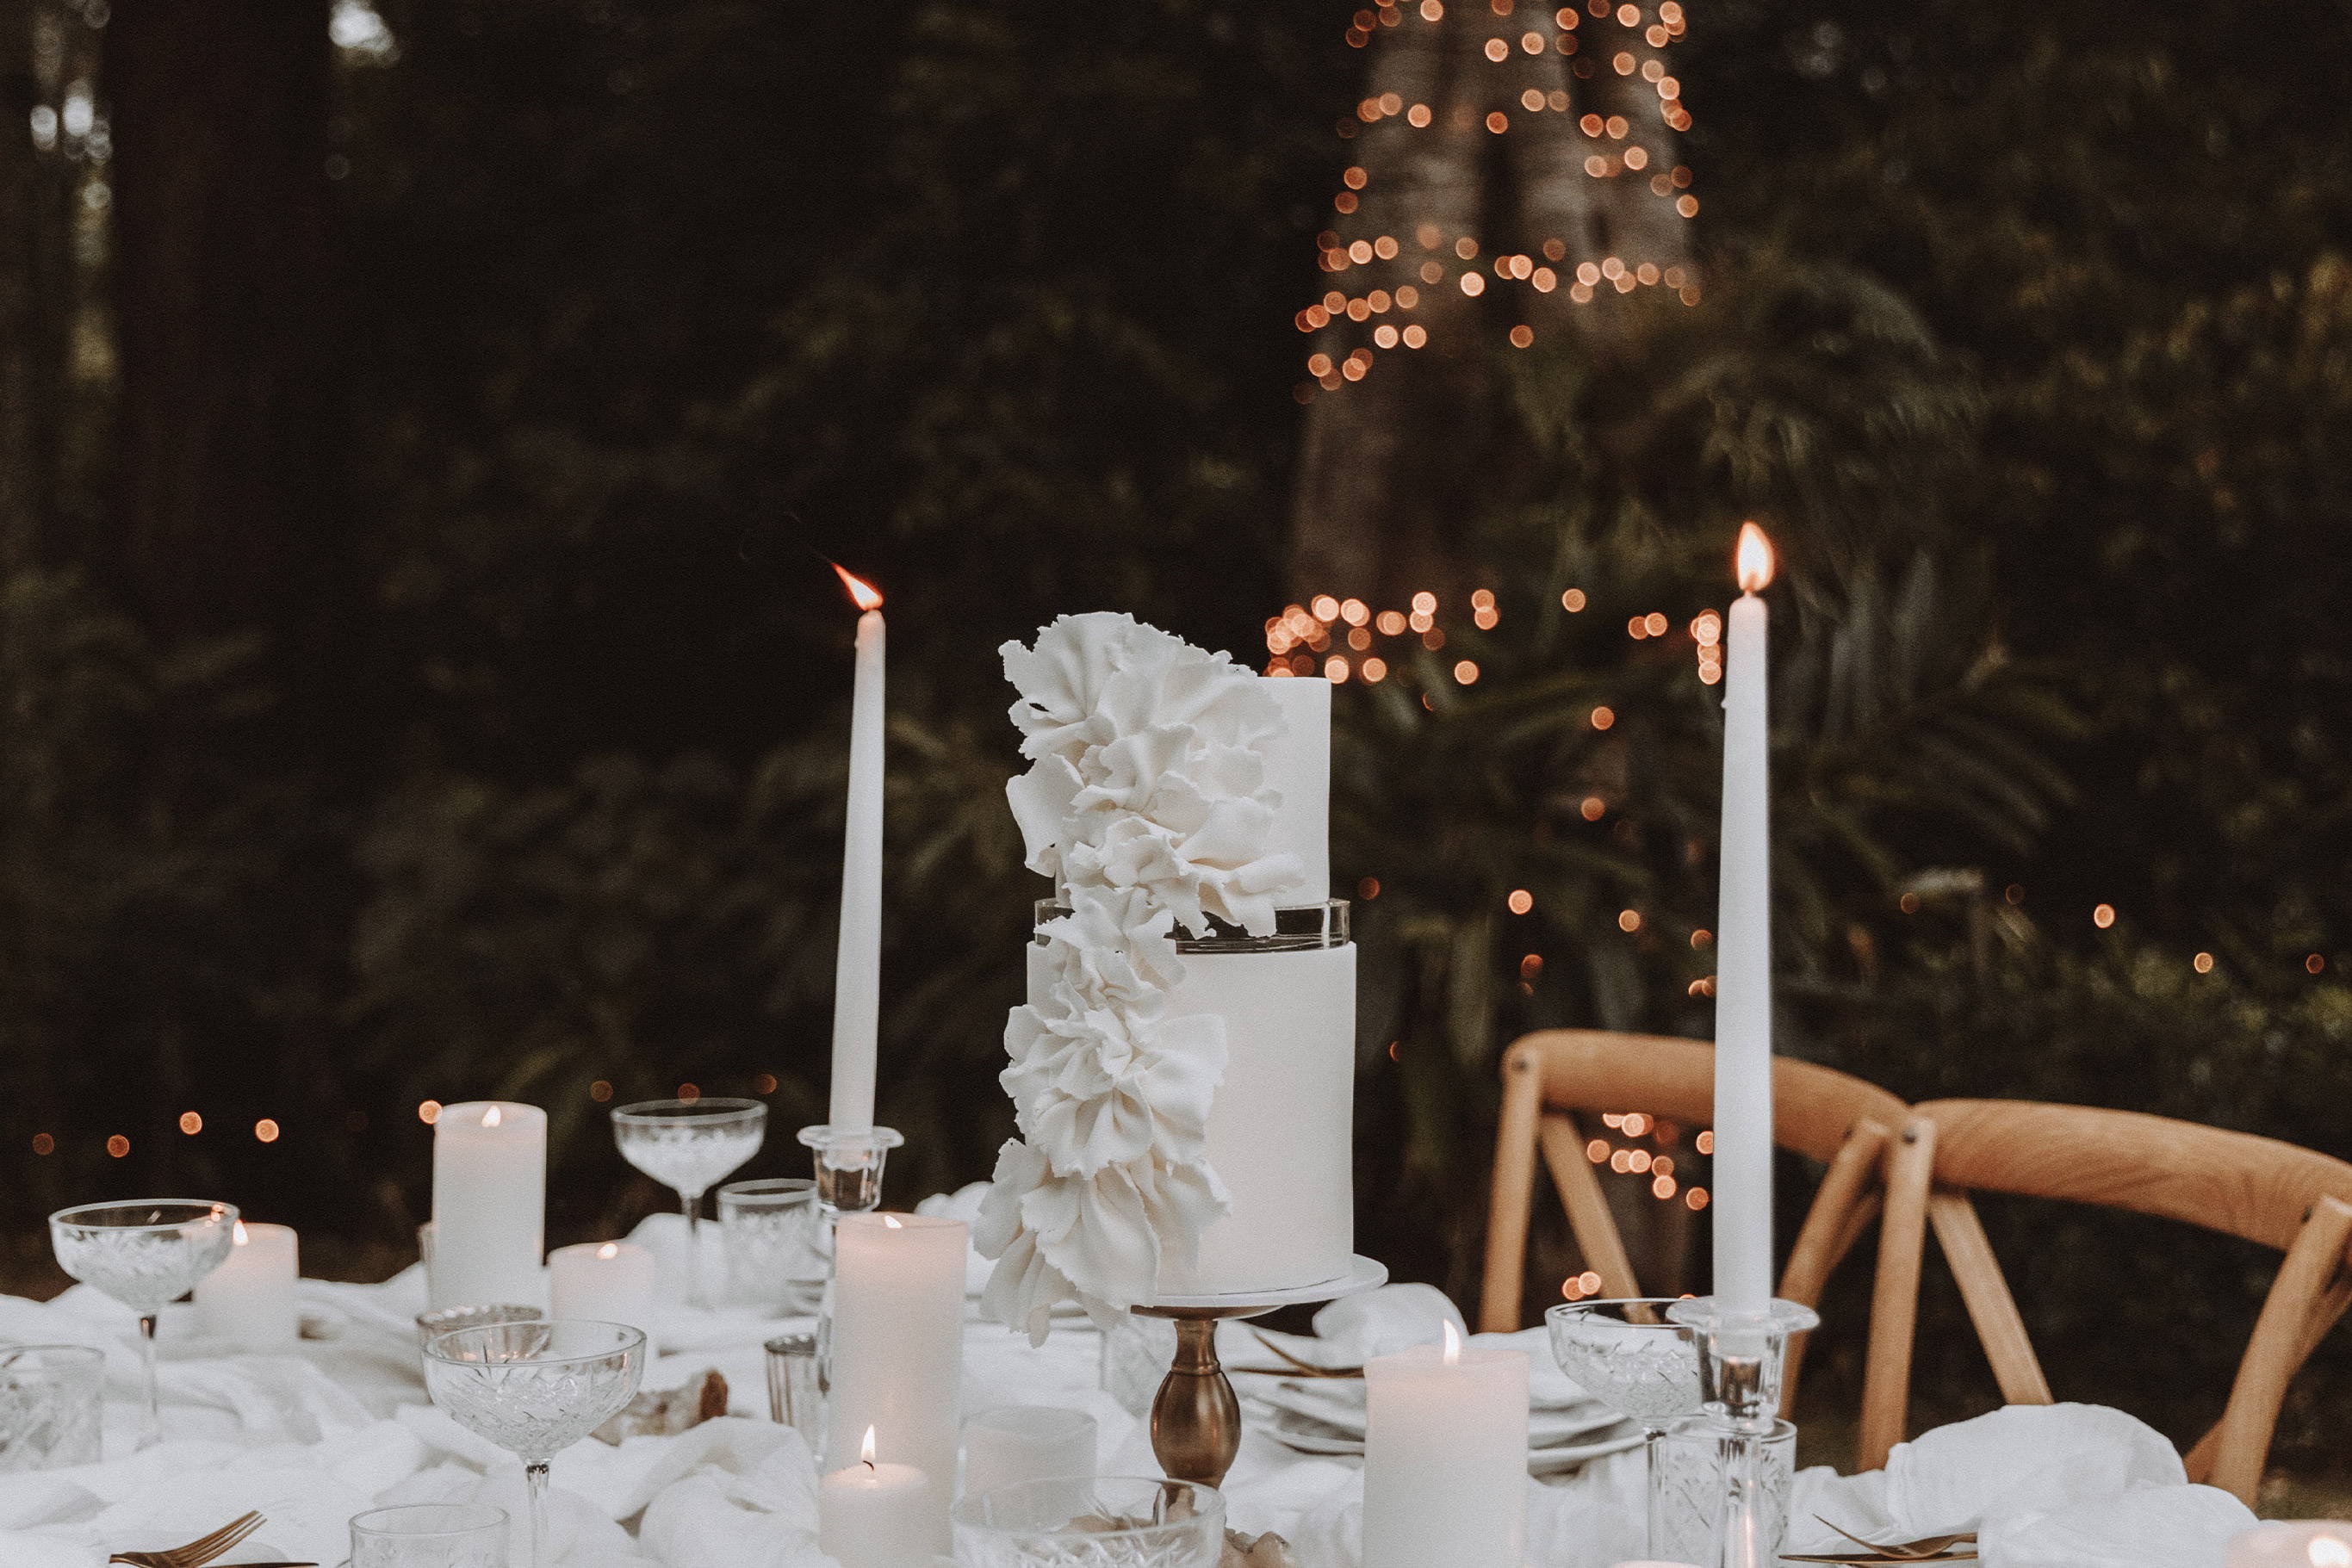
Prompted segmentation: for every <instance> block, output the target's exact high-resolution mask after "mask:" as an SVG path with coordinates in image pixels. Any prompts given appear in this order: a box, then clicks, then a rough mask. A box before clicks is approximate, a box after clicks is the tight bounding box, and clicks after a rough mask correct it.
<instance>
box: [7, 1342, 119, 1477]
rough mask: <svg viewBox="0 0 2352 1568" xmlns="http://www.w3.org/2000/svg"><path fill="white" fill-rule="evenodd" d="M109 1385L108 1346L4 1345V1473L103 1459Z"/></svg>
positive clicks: (48, 1468)
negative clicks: (103, 1408) (103, 1407)
mask: <svg viewBox="0 0 2352 1568" xmlns="http://www.w3.org/2000/svg"><path fill="white" fill-rule="evenodd" d="M105 1388H106V1353H105V1352H104V1351H102V1350H93V1349H91V1348H90V1347H89V1345H84V1344H12V1345H5V1346H0V1475H17V1474H21V1473H22V1472H24V1471H26V1470H61V1469H65V1468H66V1467H67V1466H68V1465H94V1464H96V1463H98V1458H99V1453H98V1431H99V1411H100V1404H101V1402H102V1401H103V1398H104V1395H105Z"/></svg>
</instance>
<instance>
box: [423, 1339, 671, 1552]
mask: <svg viewBox="0 0 2352 1568" xmlns="http://www.w3.org/2000/svg"><path fill="white" fill-rule="evenodd" d="M645 1366H646V1336H645V1333H644V1332H643V1331H642V1330H639V1329H633V1328H631V1327H629V1326H628V1325H627V1324H625V1323H600V1322H585V1321H582V1320H579V1319H570V1318H558V1319H555V1320H553V1321H551V1322H524V1323H491V1324H487V1325H485V1326H483V1327H480V1328H470V1329H456V1330H453V1331H452V1332H450V1333H445V1334H442V1335H440V1336H439V1337H438V1338H436V1339H435V1340H434V1341H433V1342H432V1343H429V1344H427V1345H426V1346H425V1389H426V1391H427V1392H428V1393H430V1394H431V1395H432V1396H433V1403H434V1404H436V1405H438V1406H441V1407H442V1408H443V1409H444V1410H446V1411H448V1412H449V1414H450V1416H451V1417H452V1418H453V1419H455V1420H456V1421H457V1424H458V1425H459V1426H461V1427H465V1428H466V1429H467V1431H469V1432H472V1433H473V1434H474V1435H475V1436H477V1437H487V1438H488V1439H489V1440H490V1441H491V1442H493V1443H496V1444H497V1445H498V1446H499V1448H504V1449H506V1450H507V1451H508V1452H509V1453H510V1454H513V1455H515V1456H516V1457H517V1458H520V1459H521V1460H522V1463H523V1476H524V1479H525V1480H526V1481H527V1482H528V1484H529V1489H530V1568H547V1557H546V1552H547V1465H548V1461H549V1460H550V1459H552V1458H554V1457H555V1456H556V1455H557V1454H559V1453H561V1452H562V1451H563V1450H564V1449H566V1448H570V1447H571V1446H572V1444H574V1443H576V1442H578V1441H579V1440H580V1439H581V1438H583V1437H586V1436H587V1435H588V1434H589V1433H591V1432H593V1431H594V1430H595V1429H596V1428H597V1427H601V1426H603V1425H604V1423H605V1422H607V1421H609V1420H611V1419H612V1418H613V1417H614V1416H616V1415H618V1414H619V1413H620V1411H621V1410H622V1408H623V1407H624V1406H626V1405H627V1404H628V1402H629V1401H630V1400H631V1399H633V1398H635V1396H636V1393H637V1380H638V1379H639V1378H640V1377H641V1376H643V1375H644V1373H645Z"/></svg>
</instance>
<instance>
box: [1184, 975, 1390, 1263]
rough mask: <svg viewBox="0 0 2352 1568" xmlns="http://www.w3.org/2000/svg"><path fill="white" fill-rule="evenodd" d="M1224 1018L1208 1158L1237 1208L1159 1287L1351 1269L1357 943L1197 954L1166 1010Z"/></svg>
mask: <svg viewBox="0 0 2352 1568" xmlns="http://www.w3.org/2000/svg"><path fill="white" fill-rule="evenodd" d="M1203 1012H1209V1013H1218V1014H1221V1015H1223V1018H1224V1020H1225V1047H1226V1052H1227V1055H1226V1062H1225V1077H1224V1082H1223V1084H1221V1085H1220V1086H1219V1087H1218V1089H1217V1097H1216V1101H1215V1103H1214V1105H1213V1108H1212V1109H1211V1111H1210V1113H1209V1137H1208V1143H1209V1164H1210V1166H1212V1167H1213V1169H1214V1170H1215V1171H1216V1173H1217V1176H1218V1177H1219V1179H1221V1180H1222V1181H1223V1183H1224V1184H1225V1189H1226V1190H1227V1191H1228V1192H1229V1193H1231V1194H1232V1195H1233V1212H1232V1213H1230V1214H1228V1215H1227V1216H1226V1217H1225V1218H1223V1219H1221V1220H1219V1221H1218V1222H1217V1223H1216V1224H1214V1225H1213V1226H1211V1227H1210V1228H1208V1230H1207V1231H1206V1232H1205V1233H1204V1234H1203V1235H1202V1239H1201V1256H1200V1259H1199V1260H1198V1261H1197V1262H1196V1263H1195V1264H1193V1265H1192V1266H1191V1267H1189V1268H1188V1267H1185V1266H1183V1265H1182V1264H1181V1263H1180V1262H1179V1261H1178V1260H1174V1259H1169V1260H1164V1261H1163V1262H1162V1263H1161V1265H1160V1293H1161V1294H1163V1295H1171V1296H1192V1295H1228V1294H1243V1293H1248V1292H1252V1291H1287V1290H1295V1289H1297V1288H1298V1287H1301V1286H1305V1285H1314V1284H1319V1283H1321V1282H1322V1281H1325V1280H1331V1279H1337V1278H1338V1277H1339V1276H1340V1275H1342V1274H1345V1273H1346V1272H1347V1271H1348V1270H1349V1266H1350V1262H1351V1260H1352V1259H1353V1257H1354V1255H1355V1249H1356V1248H1355V1241H1356V1198H1355V1161H1354V1147H1355V1099H1356V949H1355V946H1354V945H1353V944H1352V943H1349V944H1345V945H1342V946H1337V947H1318V948H1311V949H1308V950H1306V951H1300V952H1277V953H1188V954H1186V955H1185V956H1184V978H1183V979H1182V980H1181V981H1180V982H1178V984H1177V986H1176V988H1175V989H1174V990H1173V991H1171V993H1170V994H1169V998H1168V1016H1170V1017H1171V1018H1176V1017H1181V1016H1183V1015H1185V1014H1188V1013H1203Z"/></svg>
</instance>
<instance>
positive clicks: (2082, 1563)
mask: <svg viewBox="0 0 2352 1568" xmlns="http://www.w3.org/2000/svg"><path fill="white" fill-rule="evenodd" d="M2187 1481H2188V1478H2187V1476H2186V1474H2185V1473H2184V1472H2183V1470H2182V1469H2181V1464H2180V1457H2179V1455H2178V1454H2177V1453H2175V1452H2174V1451H2173V1448H2172V1445H2171V1444H2170V1443H2169V1442H2167V1441H2166V1440H2165V1438H2164V1437H2163V1435H2162V1434H2161V1433H2158V1432H2157V1431H2155V1430H2154V1429H2153V1428H2151V1427H2148V1426H2147V1425H2146V1424H2145V1423H2144V1422H2141V1421H2138V1420H2136V1419H2134V1418H2133V1417H2132V1416H2126V1415H2125V1414H2124V1413H2123V1412H2122V1411H2120V1410H2111V1409H2108V1408H2106V1407H2105V1406H2098V1405H2011V1406H2008V1407H2007V1408H2005V1409H2001V1410H1996V1411H1994V1412H1993V1413H1992V1414H1991V1415H1990V1416H1978V1417H1977V1418H1976V1419H1975V1420H1972V1421H1959V1422H1955V1423H1954V1424H1952V1425H1951V1426H1948V1427H1937V1428H1936V1429H1935V1430H1934V1431H1932V1432H1928V1433H1926V1434H1924V1435H1923V1436H1921V1437H1918V1438H1917V1439H1916V1440H1915V1441H1912V1442H1908V1443H1902V1444H1898V1445H1896V1447H1895V1451H1894V1453H1893V1454H1891V1455H1890V1456H1888V1458H1887V1464H1886V1469H1885V1470H1884V1471H1873V1472H1871V1473H1870V1474H1867V1475H1860V1476H1852V1477H1843V1476H1839V1475H1836V1474H1834V1473H1833V1472H1832V1471H1829V1470H1826V1469H1811V1470H1807V1471H1806V1472H1804V1474H1802V1475H1801V1476H1799V1477H1798V1478H1797V1485H1796V1488H1795V1493H1794V1496H1793V1498H1792V1500H1791V1503H1790V1510H1789V1533H1788V1538H1787V1544H1786V1546H1785V1547H1784V1550H1786V1551H1790V1552H1834V1551H1841V1550H1843V1549H1844V1548H1845V1547H1846V1546H1848V1545H1851V1544H1852V1543H1851V1542H1847V1541H1845V1540H1844V1539H1843V1537H1841V1536H1839V1535H1838V1534H1836V1533H1835V1532H1834V1531H1830V1530H1827V1529H1825V1528H1824V1527H1823V1526H1822V1524H1821V1523H1820V1522H1819V1521H1817V1520H1816V1519H1815V1517H1814V1516H1815V1515H1817V1514H1818V1515H1820V1516H1821V1517H1822V1518H1825V1519H1829V1520H1831V1521H1834V1522H1836V1523H1837V1524H1839V1525H1840V1526H1842V1527H1843V1528H1844V1529H1846V1530H1850V1531H1853V1533H1854V1534H1856V1535H1859V1536H1861V1537H1862V1538H1863V1539H1864V1540H1866V1541H1880V1542H1899V1541H1916V1540H1920V1539H1922V1538H1924V1537H1927V1536H1930V1535H1943V1534H1948V1533H1951V1532H1954V1531H1968V1530H1974V1531H1978V1532H1979V1537H1980V1542H1981V1543H1980V1546H1979V1550H1980V1551H1981V1552H1982V1553H1983V1557H1984V1564H1985V1568H2109V1565H2110V1564H2113V1565H2115V1568H2220V1564H2221V1544H2222V1543H2224V1542H2227V1541H2228V1539H2229V1536H2230V1534H2231V1532H2233V1531H2238V1530H2242V1529H2244V1528H2245V1526H2246V1525H2247V1524H2249V1523H2251V1522H2252V1518H2253V1516H2252V1514H2251V1513H2249V1512H2248V1511H2246V1509H2245V1508H2244V1506H2243V1505H2242V1504H2240V1503H2239V1502H2238V1501H2237V1500H2235V1499H2233V1498H2231V1497H2230V1496H2229V1495H2228V1494H2227V1493H2224V1492H2214V1491H2213V1490H2212V1489H2210V1488H2208V1487H2191V1486H2189V1485H2188V1484H2187ZM2215 1499H2220V1500H2221V1501H2220V1502H2219V1503H2217V1502H2216V1501H2215ZM2224 1504H2226V1506H2223V1505H2224ZM2097 1541H2104V1542H2107V1543H2109V1548H2110V1551H2111V1554H2110V1555H2097V1554H2095V1553H2094V1554H2092V1555H2085V1554H2084V1552H2085V1551H2086V1550H2090V1548H2089V1547H2088V1545H2087V1543H2089V1542H2097Z"/></svg>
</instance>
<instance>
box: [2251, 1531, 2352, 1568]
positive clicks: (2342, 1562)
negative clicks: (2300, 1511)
mask: <svg viewBox="0 0 2352 1568" xmlns="http://www.w3.org/2000/svg"><path fill="white" fill-rule="evenodd" d="M2228 1568H2352V1524H2347V1523H2345V1522H2343V1521H2339V1520H2325V1519H2314V1520H2291V1521H2289V1520H2283V1521H2277V1522H2275V1523H2271V1524H2258V1525H2256V1526H2255V1527H2254V1528H2253V1529H2252V1530H2249V1531H2246V1532H2245V1533H2244V1534H2243V1535H2241V1536H2239V1537H2237V1538H2236V1539H2235V1540H2233V1541H2231V1542H2230V1558H2229V1563H2228Z"/></svg>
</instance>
